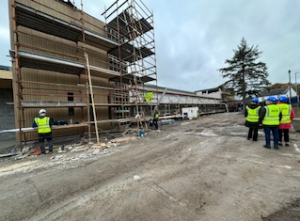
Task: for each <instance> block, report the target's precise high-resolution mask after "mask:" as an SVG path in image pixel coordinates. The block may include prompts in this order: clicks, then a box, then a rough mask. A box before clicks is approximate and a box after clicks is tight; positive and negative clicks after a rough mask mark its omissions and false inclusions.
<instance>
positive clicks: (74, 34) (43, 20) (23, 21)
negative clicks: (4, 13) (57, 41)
mask: <svg viewBox="0 0 300 221" xmlns="http://www.w3.org/2000/svg"><path fill="white" fill-rule="evenodd" d="M16 19H17V25H21V26H24V27H27V28H31V29H33V30H36V31H40V32H43V33H46V34H50V35H53V36H57V37H60V38H64V39H68V40H70V41H74V42H78V41H79V40H81V38H82V28H81V27H80V26H78V25H75V24H71V23H69V22H66V21H64V20H61V19H58V18H56V17H53V16H51V15H48V14H46V13H44V12H41V11H38V10H36V9H33V8H31V7H29V6H26V5H23V4H21V3H18V2H17V3H16ZM84 33H85V38H86V43H87V44H90V45H92V46H94V47H97V48H100V49H103V50H109V49H112V48H114V47H116V46H118V43H117V42H115V41H113V40H111V39H109V38H108V37H106V36H101V35H99V34H97V33H94V32H92V31H90V30H87V29H85V30H84Z"/></svg>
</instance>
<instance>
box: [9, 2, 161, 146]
mask: <svg viewBox="0 0 300 221" xmlns="http://www.w3.org/2000/svg"><path fill="white" fill-rule="evenodd" d="M9 5H10V18H11V19H10V27H11V51H10V55H11V57H12V61H13V65H12V66H13V91H14V107H15V119H16V121H15V124H16V128H19V132H18V136H17V137H18V140H19V141H27V140H33V139H36V138H37V135H36V132H33V131H30V132H25V131H23V130H22V128H28V127H30V126H31V123H32V121H33V119H34V117H36V116H37V113H38V110H39V109H40V108H44V109H46V110H47V115H48V116H50V117H52V118H53V120H54V122H60V121H67V122H68V123H69V125H68V126H64V127H56V128H55V130H53V135H54V136H65V135H70V134H76V133H77V134H82V133H86V132H87V133H88V134H89V137H91V134H93V133H94V132H95V130H94V128H95V127H94V126H95V125H96V126H98V125H99V130H100V132H103V131H105V130H109V131H114V130H119V129H124V127H127V126H128V124H129V123H130V122H131V121H136V120H135V118H134V116H135V114H136V112H137V111H139V112H140V111H143V105H148V104H147V103H146V102H144V101H143V102H140V101H139V102H137V100H138V99H129V90H130V91H132V92H133V96H134V94H136V95H138V94H140V92H138V90H140V87H137V85H143V84H144V83H147V82H152V83H153V82H154V83H155V85H157V81H156V79H157V78H156V59H155V42H154V26H153V15H152V13H151V11H150V10H149V9H148V8H147V7H146V6H145V5H144V4H143V2H142V1H140V0H139V1H126V0H124V1H118V0H117V1H116V2H114V3H113V4H112V5H111V6H110V7H109V8H108V9H107V10H105V11H104V13H103V16H104V18H105V22H101V21H99V20H97V19H95V18H94V17H92V16H90V15H88V14H86V13H84V11H83V2H82V1H81V9H78V8H76V7H75V6H74V5H73V4H72V3H71V2H70V1H68V2H66V1H62V0H49V1H43V0H32V1H27V0H9ZM154 99H155V98H152V101H153V100H154ZM156 100H157V99H156ZM96 121H97V123H96ZM70 123H73V124H70ZM95 123H96V124H95ZM60 128H61V129H60Z"/></svg>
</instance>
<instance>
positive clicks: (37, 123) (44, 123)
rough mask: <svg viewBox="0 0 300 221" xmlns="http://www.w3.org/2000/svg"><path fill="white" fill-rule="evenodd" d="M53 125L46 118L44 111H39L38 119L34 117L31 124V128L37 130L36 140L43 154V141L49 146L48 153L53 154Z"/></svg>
mask: <svg viewBox="0 0 300 221" xmlns="http://www.w3.org/2000/svg"><path fill="white" fill-rule="evenodd" d="M52 125H53V122H52V120H51V119H50V118H49V117H46V110H45V109H41V110H40V111H39V117H36V118H35V119H34V121H33V123H32V127H33V128H37V131H38V138H39V143H40V149H41V153H42V154H45V153H46V151H45V144H44V141H45V139H47V141H48V145H49V153H52V152H53V142H52V131H51V127H52Z"/></svg>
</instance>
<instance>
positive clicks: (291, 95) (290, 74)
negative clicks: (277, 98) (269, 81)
mask: <svg viewBox="0 0 300 221" xmlns="http://www.w3.org/2000/svg"><path fill="white" fill-rule="evenodd" d="M291 89H292V87H291V70H289V92H290V96H289V102H290V105H292V100H291V99H292V98H291V97H292V92H291Z"/></svg>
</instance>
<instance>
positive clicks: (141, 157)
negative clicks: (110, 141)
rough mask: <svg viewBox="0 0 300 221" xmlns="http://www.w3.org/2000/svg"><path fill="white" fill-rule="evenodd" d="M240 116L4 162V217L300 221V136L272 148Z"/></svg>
mask: <svg viewBox="0 0 300 221" xmlns="http://www.w3.org/2000/svg"><path fill="white" fill-rule="evenodd" d="M243 124H244V118H243V115H241V114H239V113H224V114H216V115H209V116H203V117H201V118H200V119H197V120H191V121H181V122H178V123H176V125H163V126H162V127H161V130H160V132H157V131H149V132H147V133H146V134H145V137H144V138H137V139H136V140H130V141H128V142H122V143H120V144H119V145H118V146H113V147H110V148H108V149H104V150H101V151H99V150H98V149H96V150H95V149H87V150H81V151H77V152H66V153H54V154H53V155H44V156H28V157H26V158H23V159H20V160H15V159H14V158H13V157H11V158H3V159H1V160H0V179H1V182H0V192H1V195H0V220H5V221H9V220H12V221H16V220H28V221H33V220H58V221H60V220H61V221H62V220H64V221H65V220H68V221H75V220H78V221H83V220H84V221H90V220H97V221H98V220H101V221H106V220H110V221H117V220H120V221H121V220H122V221H129V220H130V221H131V220H137V221H141V220H143V221H150V220H151V221H164V220H166V221H169V220H172V221H183V220H184V221H194V220H195V221H225V220H227V221H260V220H261V221H284V220H288V221H296V220H297V221H299V220H300V201H299V199H300V170H299V166H300V163H299V160H300V149H299V146H300V139H299V138H300V133H299V132H298V133H297V132H295V131H293V130H291V133H290V136H291V145H290V146H289V147H282V148H280V149H279V150H274V149H271V150H269V149H265V148H263V144H264V135H263V132H262V131H261V130H260V132H259V141H257V142H254V141H249V140H247V139H246V135H247V128H246V127H244V126H243Z"/></svg>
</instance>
